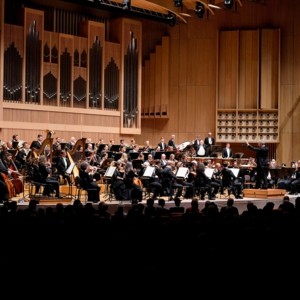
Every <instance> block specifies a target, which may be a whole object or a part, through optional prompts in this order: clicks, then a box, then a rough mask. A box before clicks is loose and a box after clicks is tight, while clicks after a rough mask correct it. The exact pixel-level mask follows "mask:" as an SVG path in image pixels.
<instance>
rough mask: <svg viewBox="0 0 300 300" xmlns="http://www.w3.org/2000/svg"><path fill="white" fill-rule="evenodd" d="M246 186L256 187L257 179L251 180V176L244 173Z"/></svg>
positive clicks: (247, 187) (249, 187) (248, 187)
mask: <svg viewBox="0 0 300 300" xmlns="http://www.w3.org/2000/svg"><path fill="white" fill-rule="evenodd" d="M244 188H245V189H253V188H255V181H252V180H251V176H250V175H248V174H245V175H244Z"/></svg>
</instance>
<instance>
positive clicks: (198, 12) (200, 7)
mask: <svg viewBox="0 0 300 300" xmlns="http://www.w3.org/2000/svg"><path fill="white" fill-rule="evenodd" d="M204 12H205V8H204V5H203V4H202V3H201V2H196V7H195V14H196V16H197V17H198V18H201V19H202V18H203V16H204Z"/></svg>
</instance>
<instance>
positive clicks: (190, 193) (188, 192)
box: [176, 161, 195, 199]
mask: <svg viewBox="0 0 300 300" xmlns="http://www.w3.org/2000/svg"><path fill="white" fill-rule="evenodd" d="M181 167H183V163H182V162H181V161H179V162H177V163H176V169H177V170H178V169H179V168H181ZM187 178H188V174H187V176H186V178H179V177H177V179H176V183H177V184H181V185H182V186H183V187H185V194H184V198H186V199H191V198H193V197H194V194H195V188H194V184H193V183H191V182H189V181H188V180H187Z"/></svg>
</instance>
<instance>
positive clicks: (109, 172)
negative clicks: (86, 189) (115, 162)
mask: <svg viewBox="0 0 300 300" xmlns="http://www.w3.org/2000/svg"><path fill="white" fill-rule="evenodd" d="M115 170H116V167H108V168H107V170H106V172H105V174H104V177H112V176H113V175H114V173H115Z"/></svg>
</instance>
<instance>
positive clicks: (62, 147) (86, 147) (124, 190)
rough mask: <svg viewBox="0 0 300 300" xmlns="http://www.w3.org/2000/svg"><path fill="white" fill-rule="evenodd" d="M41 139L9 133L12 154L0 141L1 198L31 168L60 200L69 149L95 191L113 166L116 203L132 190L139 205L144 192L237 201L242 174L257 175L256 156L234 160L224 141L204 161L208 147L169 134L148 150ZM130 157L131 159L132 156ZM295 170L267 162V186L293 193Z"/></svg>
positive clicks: (146, 147) (15, 188) (296, 180)
mask: <svg viewBox="0 0 300 300" xmlns="http://www.w3.org/2000/svg"><path fill="white" fill-rule="evenodd" d="M46 140H47V139H44V138H43V134H38V135H37V140H36V141H33V142H32V143H28V142H27V141H22V143H21V144H20V139H19V136H18V135H14V139H13V142H15V143H16V142H18V147H17V149H15V151H10V148H9V147H8V146H7V145H9V142H10V141H9V142H7V143H5V142H1V148H0V154H1V156H0V157H1V162H2V165H3V167H4V168H5V169H6V170H7V171H8V172H7V174H5V173H6V172H1V174H2V175H1V178H0V179H1V183H2V187H1V188H2V189H3V191H4V192H3V193H4V194H5V193H6V194H7V191H9V196H10V197H13V196H14V195H17V194H20V193H21V192H22V191H23V189H24V186H23V183H22V180H20V176H22V174H21V173H23V170H24V172H28V170H29V169H34V170H35V172H39V173H43V176H42V177H41V180H42V181H43V182H44V183H48V184H49V185H51V186H52V187H53V189H54V191H55V194H56V197H60V192H59V190H60V182H59V176H62V177H63V179H64V180H65V181H66V183H68V184H69V185H71V184H72V181H73V180H74V179H73V178H72V174H66V170H67V169H68V167H69V166H70V164H71V162H70V160H69V158H68V156H67V155H66V153H67V152H68V151H71V152H72V154H76V155H74V161H75V162H76V164H77V163H78V165H79V166H81V167H83V166H86V168H85V169H84V170H82V168H80V170H79V171H80V174H81V175H83V173H87V175H88V177H89V178H90V181H91V182H90V183H92V184H93V186H94V187H95V189H96V190H97V193H98V188H97V187H99V184H101V183H103V177H104V174H105V172H106V170H107V169H108V168H109V167H110V166H116V167H117V168H116V172H115V173H116V174H114V176H113V178H112V180H111V188H112V190H113V192H114V194H115V196H116V198H117V199H127V198H129V197H130V196H129V195H131V194H132V192H133V194H134V195H135V198H138V200H139V201H141V200H142V197H143V195H144V194H143V191H144V190H145V189H146V190H148V191H149V192H150V194H151V195H152V197H153V198H154V199H157V198H158V197H159V196H168V197H169V199H170V200H172V199H173V198H174V196H175V197H177V198H178V197H185V198H188V199H191V198H193V197H194V196H199V198H200V199H205V197H206V196H207V198H208V199H215V197H216V194H218V193H220V194H223V193H224V190H226V189H228V190H229V192H231V193H232V194H233V195H234V196H235V197H236V198H242V196H243V188H244V186H243V183H244V180H245V179H244V176H245V175H248V176H250V177H251V180H254V181H255V178H256V176H257V174H256V171H257V162H256V160H255V158H252V157H249V158H233V157H234V156H233V153H232V149H231V148H230V144H229V143H227V145H226V147H224V148H222V147H221V152H220V153H219V155H218V156H213V157H209V156H207V155H208V153H209V151H208V150H207V149H208V148H207V145H206V144H205V142H204V140H203V139H201V138H200V136H197V137H196V139H195V140H194V141H191V142H184V143H181V144H180V145H176V144H175V135H171V137H170V140H169V141H168V143H165V142H164V138H163V137H162V138H161V139H160V141H159V142H158V143H157V147H156V149H154V148H152V146H151V145H150V141H148V140H147V141H146V142H145V144H144V146H139V145H138V144H137V143H136V142H135V140H134V139H131V140H130V143H128V144H126V142H125V140H124V139H120V144H117V145H116V144H114V141H113V140H112V139H111V140H110V143H109V144H104V142H103V141H104V140H103V139H100V140H99V143H93V142H92V140H91V139H85V140H87V141H88V143H84V144H79V146H78V145H77V146H76V149H74V147H75V145H76V144H77V142H78V141H77V140H76V139H75V137H72V138H71V139H70V142H69V143H62V141H63V139H61V138H59V137H58V138H56V139H55V143H52V144H51V148H49V146H48V147H45V145H44V143H45V141H46ZM52 140H53V139H52ZM207 141H208V142H209V143H210V147H212V146H213V145H214V144H215V141H214V139H213V138H212V137H211V136H210V135H208V139H207ZM37 149H42V150H43V151H42V152H41V153H40V152H37ZM51 149H52V150H51ZM72 149H73V150H72ZM210 150H211V149H210ZM51 151H53V153H54V152H55V153H56V154H55V155H57V156H54V157H56V159H53V160H51V157H50V155H49V152H50V154H51ZM211 152H212V151H211ZM34 153H35V154H36V153H38V166H39V167H38V170H37V169H36V168H33V167H32V165H34V162H35V163H36V160H33V156H32V154H34ZM134 153H136V155H133V154H134ZM225 154H226V155H225ZM35 157H36V155H35ZM28 166H29V167H28ZM147 166H149V167H154V168H155V169H154V170H155V172H153V174H152V175H151V176H149V177H148V178H145V177H144V176H143V173H144V172H145V170H146V168H147ZM180 168H187V169H188V174H187V176H186V177H185V178H182V177H180V178H178V177H176V174H177V171H178V170H179V169H180ZM299 168H300V163H299V162H298V163H296V164H295V165H294V168H287V167H282V166H278V165H277V164H276V161H275V160H274V159H273V160H272V159H270V166H269V170H270V172H269V175H268V187H270V188H271V187H275V188H276V187H279V188H281V187H284V188H285V189H286V190H287V191H289V192H290V193H291V194H295V193H297V192H298V190H299V185H300V184H299V178H300V175H299V174H300V172H299V171H298V170H299ZM205 169H211V170H212V172H211V173H210V174H211V175H210V176H207V174H208V173H207V174H206V172H205ZM234 169H238V170H239V172H238V175H237V176H236V175H235V174H232V172H231V170H234ZM19 170H21V171H19ZM86 170H88V172H87V171H86ZM288 170H290V174H287V171H288ZM283 173H284V174H283ZM70 175H71V176H70ZM84 175H86V174H84ZM35 177H36V176H35ZM3 178H4V179H3ZM5 180H6V181H5ZM99 192H100V189H99ZM47 194H49V193H48V191H47V189H46V191H45V195H47ZM5 197H6V196H5ZM6 198H7V197H6ZM92 198H93V199H94V200H92V201H94V202H96V201H100V200H99V199H100V198H99V197H95V195H93V196H92Z"/></svg>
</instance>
